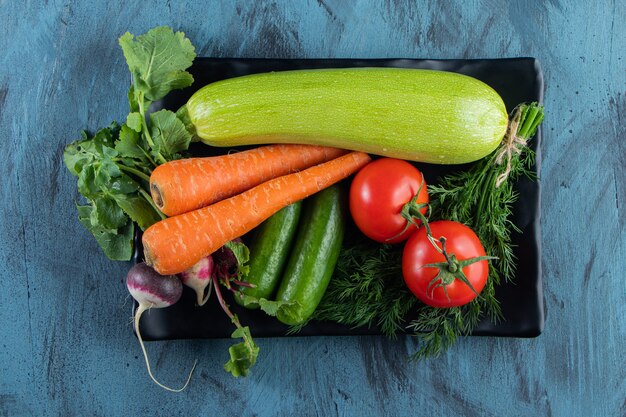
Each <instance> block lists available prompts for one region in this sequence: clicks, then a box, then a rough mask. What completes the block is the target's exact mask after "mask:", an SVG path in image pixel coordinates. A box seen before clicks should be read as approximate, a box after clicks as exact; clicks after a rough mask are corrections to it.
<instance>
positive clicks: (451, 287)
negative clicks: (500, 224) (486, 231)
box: [402, 220, 489, 307]
mask: <svg viewBox="0 0 626 417" xmlns="http://www.w3.org/2000/svg"><path fill="white" fill-rule="evenodd" d="M430 228H431V231H432V236H433V238H434V239H436V240H439V238H441V237H442V236H443V237H445V239H446V252H447V253H448V256H449V257H451V258H452V260H453V261H455V262H456V261H458V262H462V261H464V260H468V259H470V258H475V257H478V256H485V249H484V248H483V246H482V244H481V243H480V240H479V239H478V236H476V234H475V233H474V232H473V231H472V229H470V228H469V227H467V226H465V225H463V224H461V223H457V222H453V221H449V220H440V221H436V222H432V223H430ZM438 246H439V248H441V244H440V243H438ZM453 255H454V256H453ZM440 262H443V263H446V259H445V257H444V255H443V254H441V253H440V252H439V251H437V250H436V249H435V247H434V246H433V244H432V243H431V241H430V240H428V238H427V236H426V230H425V228H424V227H422V228H420V229H419V230H418V231H417V233H415V234H414V235H412V236H411V238H410V239H409V240H408V242H407V243H406V245H405V247H404V252H403V254H402V275H403V276H404V281H405V282H406V285H407V286H408V287H409V289H410V290H411V292H412V293H413V294H415V296H416V297H417V298H419V299H420V301H422V302H423V303H424V304H427V305H430V306H433V307H456V306H460V305H463V304H467V303H469V302H470V301H472V300H473V299H474V298H476V296H477V295H476V293H474V291H472V289H471V288H470V287H469V286H468V285H467V284H465V283H464V282H462V281H461V280H459V279H458V278H454V277H453V276H452V275H450V274H448V275H447V276H446V278H445V280H448V281H451V282H449V283H448V284H447V285H445V291H444V289H443V286H437V285H438V284H442V281H441V279H436V280H434V279H435V277H436V276H437V274H438V273H439V272H440V269H439V268H437V267H425V266H424V265H427V264H433V263H440ZM446 265H448V264H447V263H446ZM457 265H458V264H457ZM442 268H443V269H442V271H443V272H444V275H445V272H450V269H449V267H448V266H443V267H442ZM460 269H461V270H462V271H463V273H464V274H465V276H466V277H467V280H468V281H469V282H470V283H471V284H472V287H474V289H475V290H476V292H477V293H479V294H480V292H481V291H482V290H483V288H484V287H485V283H486V282H487V276H488V275H489V264H488V262H487V260H480V261H477V262H475V263H472V264H470V265H467V266H465V267H462V268H460ZM441 276H442V275H440V277H441ZM433 280H434V281H433ZM432 284H434V285H432ZM429 285H430V288H429ZM446 292H447V296H446Z"/></svg>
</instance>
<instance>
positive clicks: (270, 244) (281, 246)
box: [235, 201, 302, 308]
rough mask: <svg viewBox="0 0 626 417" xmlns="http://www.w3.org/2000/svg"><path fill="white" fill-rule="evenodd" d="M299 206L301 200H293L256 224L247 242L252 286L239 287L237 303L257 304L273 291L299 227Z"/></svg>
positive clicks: (249, 275)
mask: <svg viewBox="0 0 626 417" xmlns="http://www.w3.org/2000/svg"><path fill="white" fill-rule="evenodd" d="M301 208H302V202H301V201H298V202H296V203H293V204H291V205H289V206H287V207H285V208H283V209H281V210H280V211H279V212H277V213H276V214H274V215H273V216H272V217H270V218H269V219H267V220H265V221H264V222H263V223H262V224H261V225H260V226H259V227H258V229H257V231H256V234H255V235H254V237H253V239H252V242H251V243H250V261H249V265H250V270H249V272H248V275H247V278H246V282H248V283H250V284H254V285H255V287H254V288H249V287H242V290H241V292H242V293H243V297H235V300H236V301H237V303H238V304H240V305H242V306H244V307H247V308H258V307H259V304H258V303H257V301H256V300H257V299H259V298H265V299H269V298H270V297H271V296H273V295H274V292H275V290H276V286H277V285H278V283H279V281H280V278H281V275H282V272H283V269H284V267H285V264H286V262H287V258H288V256H289V251H290V249H291V247H292V244H293V238H294V236H295V234H296V231H297V229H298V220H299V219H300V212H301Z"/></svg>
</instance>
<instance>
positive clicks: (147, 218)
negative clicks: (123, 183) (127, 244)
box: [114, 194, 161, 230]
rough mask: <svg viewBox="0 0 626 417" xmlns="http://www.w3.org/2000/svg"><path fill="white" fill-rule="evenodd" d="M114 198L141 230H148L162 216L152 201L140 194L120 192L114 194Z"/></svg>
mask: <svg viewBox="0 0 626 417" xmlns="http://www.w3.org/2000/svg"><path fill="white" fill-rule="evenodd" d="M114 198H115V201H116V202H117V204H118V205H119V206H120V207H121V208H122V210H124V212H125V213H126V214H127V215H128V216H129V217H130V218H131V219H132V220H133V221H134V222H136V223H137V225H138V226H139V227H140V228H141V230H146V229H147V228H148V227H150V226H152V225H153V224H154V223H156V222H158V221H159V220H161V217H160V216H159V214H158V213H157V212H156V211H155V210H154V208H153V207H152V206H151V205H150V203H149V202H148V201H147V200H146V199H145V198H143V197H142V196H140V195H138V194H131V195H124V194H119V195H114Z"/></svg>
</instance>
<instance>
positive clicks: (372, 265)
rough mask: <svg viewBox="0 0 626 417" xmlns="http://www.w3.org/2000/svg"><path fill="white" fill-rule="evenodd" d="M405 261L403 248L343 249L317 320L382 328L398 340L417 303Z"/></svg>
mask: <svg viewBox="0 0 626 417" xmlns="http://www.w3.org/2000/svg"><path fill="white" fill-rule="evenodd" d="M401 258H402V250H401V249H400V248H399V247H393V246H389V245H384V246H381V245H378V244H375V243H370V242H367V243H361V244H359V245H355V246H347V247H345V248H344V249H342V250H341V252H340V254H339V260H338V262H337V267H336V269H335V273H334V275H333V278H332V279H331V281H330V283H329V286H328V289H327V290H326V293H325V294H324V297H323V298H322V300H321V301H320V304H319V305H318V307H317V309H316V310H315V313H314V315H313V319H314V320H319V321H332V322H336V323H340V324H346V325H348V326H352V327H361V326H367V327H371V326H378V327H380V329H381V330H382V332H383V333H384V334H386V335H387V336H390V337H395V335H396V334H397V333H398V331H402V330H403V328H404V323H405V320H406V315H407V313H408V312H409V311H410V310H411V308H413V306H414V305H415V303H416V298H415V297H414V296H413V294H411V293H410V292H409V291H408V290H407V288H406V285H405V284H404V279H403V278H402V267H401V265H402V263H401ZM300 327H301V326H300ZM297 329H298V328H294V329H293V330H292V331H295V330H297Z"/></svg>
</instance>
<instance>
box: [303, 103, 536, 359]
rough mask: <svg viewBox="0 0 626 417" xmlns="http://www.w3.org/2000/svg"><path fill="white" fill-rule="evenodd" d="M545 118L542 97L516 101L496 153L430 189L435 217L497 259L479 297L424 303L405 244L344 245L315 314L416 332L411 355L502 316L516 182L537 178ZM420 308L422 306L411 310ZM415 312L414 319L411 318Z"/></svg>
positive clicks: (510, 270)
mask: <svg viewBox="0 0 626 417" xmlns="http://www.w3.org/2000/svg"><path fill="white" fill-rule="evenodd" d="M542 119H543V107H542V106H539V105H538V104H537V103H531V104H523V105H520V106H518V108H516V109H515V111H514V116H513V121H514V123H512V125H513V126H514V127H515V129H511V131H510V132H508V134H507V138H505V140H504V141H503V144H502V145H501V146H500V147H499V148H498V149H497V150H496V151H495V152H494V153H492V154H491V155H489V156H487V157H485V158H483V159H482V160H480V161H478V162H477V163H475V164H474V165H473V166H472V167H471V168H470V169H468V170H466V171H462V172H458V173H454V174H451V175H448V176H446V177H444V178H442V179H440V181H439V182H438V184H437V185H432V186H430V187H429V194H430V201H431V205H432V206H431V208H432V210H431V213H433V216H432V217H431V220H436V219H449V220H454V221H458V222H460V223H464V224H466V225H468V226H469V227H470V228H472V229H473V230H474V232H475V233H476V234H477V235H478V237H479V238H480V240H481V242H482V244H483V246H484V248H485V251H486V253H487V254H489V255H491V256H496V257H498V259H497V260H496V261H494V262H493V263H492V267H491V268H489V271H490V272H489V277H488V280H487V283H486V284H485V287H484V289H483V291H482V292H481V294H480V296H479V297H477V298H476V299H474V300H473V301H471V302H470V303H468V304H466V305H463V306H460V307H453V308H435V307H430V306H426V305H423V304H419V302H418V301H417V300H416V298H415V297H414V296H413V295H412V294H411V293H410V291H409V290H408V289H407V287H406V285H405V284H404V280H403V278H402V262H401V260H402V247H401V246H388V245H378V244H376V243H374V242H365V243H360V244H357V245H352V246H347V247H345V248H343V249H342V251H341V253H340V255H339V261H338V263H337V268H336V270H335V274H334V275H333V279H332V280H331V282H330V284H329V287H328V289H327V291H326V294H325V295H324V298H323V299H322V301H321V303H320V305H319V306H318V308H317V310H316V312H315V314H314V317H313V319H314V320H319V321H332V322H337V323H341V324H346V325H349V326H352V327H361V326H367V327H371V326H378V327H379V328H380V329H381V331H382V332H383V333H384V334H386V335H387V336H390V337H395V336H397V334H398V333H400V332H408V333H411V334H413V335H414V336H415V337H416V338H417V340H418V350H417V351H416V352H415V353H413V354H412V355H411V359H413V360H416V359H421V358H425V357H430V356H438V355H440V354H441V353H443V352H445V351H446V350H447V349H448V348H449V347H450V346H452V345H453V344H454V343H455V341H456V340H457V338H458V337H459V336H466V335H469V334H471V333H472V331H473V330H474V329H475V328H476V326H477V324H478V323H479V322H480V320H481V319H482V318H483V317H484V315H487V316H488V317H489V319H490V320H492V321H493V322H497V321H499V320H500V319H502V312H501V309H500V304H499V302H498V300H497V299H496V295H495V289H496V286H497V285H498V284H499V283H500V282H501V279H502V278H504V280H505V281H507V282H508V281H511V280H512V279H513V278H514V274H515V263H516V259H515V255H514V252H513V246H512V243H511V237H512V233H518V232H519V231H520V230H519V228H518V227H517V226H516V225H515V224H514V223H513V222H512V220H511V214H512V205H513V203H515V201H516V200H517V198H518V193H517V191H515V188H514V183H515V181H516V180H517V179H518V178H519V177H520V176H527V177H528V178H531V179H535V175H534V172H533V171H532V166H533V165H534V161H535V159H534V157H535V155H534V152H533V151H532V149H530V148H529V147H528V146H526V141H527V140H528V139H530V138H531V137H532V136H533V135H534V133H535V131H536V129H537V127H538V125H539V123H541V120H542ZM511 135H513V137H511ZM507 139H511V140H507ZM503 155H504V156H506V157H507V158H506V159H507V163H506V164H505V163H504V160H503V159H504V158H503ZM496 184H497V185H496ZM416 306H419V307H418V308H417V311H413V310H414V309H415V307H416ZM409 314H410V316H411V318H407V317H408V316H409ZM292 330H295V331H297V328H294V329H292Z"/></svg>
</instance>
